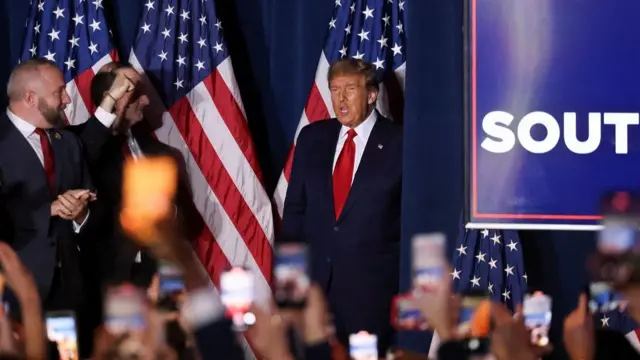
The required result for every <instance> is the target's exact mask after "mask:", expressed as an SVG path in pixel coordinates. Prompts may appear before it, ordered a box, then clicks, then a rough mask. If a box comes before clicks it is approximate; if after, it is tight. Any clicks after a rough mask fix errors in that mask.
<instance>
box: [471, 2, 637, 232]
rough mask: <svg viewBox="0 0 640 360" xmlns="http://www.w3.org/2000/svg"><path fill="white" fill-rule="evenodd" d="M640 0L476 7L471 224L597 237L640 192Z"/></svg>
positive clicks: (473, 23) (473, 19)
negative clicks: (592, 232) (613, 210)
mask: <svg viewBox="0 0 640 360" xmlns="http://www.w3.org/2000/svg"><path fill="white" fill-rule="evenodd" d="M638 14H640V1H636V0H618V1H614V2H606V3H604V2H601V1H589V0H586V1H585V0H565V1H554V0H517V1H514V0H469V3H468V15H469V16H468V18H469V23H468V49H469V50H468V51H469V53H468V55H469V56H468V70H469V71H468V88H467V89H468V92H467V94H468V96H467V98H468V103H467V104H468V114H469V116H468V121H467V124H466V125H467V128H466V130H467V134H468V143H467V144H468V145H467V146H468V151H467V162H466V163H467V164H466V166H467V174H468V175H467V178H466V184H467V185H466V187H467V199H468V201H467V208H466V212H467V226H468V227H472V228H503V229H505V228H509V229H597V228H598V224H599V221H600V219H601V217H600V211H601V209H600V203H601V202H600V199H601V197H602V196H603V195H604V194H605V193H606V192H609V191H612V190H637V189H640V113H639V112H640V26H638V25H637V21H638Z"/></svg>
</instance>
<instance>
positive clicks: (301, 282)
mask: <svg viewBox="0 0 640 360" xmlns="http://www.w3.org/2000/svg"><path fill="white" fill-rule="evenodd" d="M307 254H308V253H307V246H306V245H304V244H297V243H289V244H281V245H278V246H277V247H276V253H275V255H276V256H275V265H274V275H275V280H276V284H275V291H274V298H275V301H276V304H278V306H279V307H283V308H302V307H304V306H305V305H306V302H307V295H308V294H309V286H310V284H311V281H310V280H309V275H308V264H307V263H308V257H307V256H308V255H307Z"/></svg>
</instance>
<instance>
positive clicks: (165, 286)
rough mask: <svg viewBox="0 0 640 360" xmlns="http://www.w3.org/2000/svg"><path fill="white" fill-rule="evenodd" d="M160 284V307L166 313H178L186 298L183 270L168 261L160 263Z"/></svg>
mask: <svg viewBox="0 0 640 360" xmlns="http://www.w3.org/2000/svg"><path fill="white" fill-rule="evenodd" d="M158 282H159V284H158V307H159V308H160V309H161V310H165V311H170V312H172V311H178V309H179V307H180V304H181V303H182V297H183V296H184V279H183V277H182V270H181V269H180V268H179V267H177V266H175V265H173V264H171V263H169V262H167V261H160V262H159V263H158Z"/></svg>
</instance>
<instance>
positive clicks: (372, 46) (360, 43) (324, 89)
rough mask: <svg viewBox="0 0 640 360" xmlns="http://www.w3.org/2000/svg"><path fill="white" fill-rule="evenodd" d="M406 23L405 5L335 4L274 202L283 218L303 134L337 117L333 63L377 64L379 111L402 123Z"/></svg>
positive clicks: (375, 1)
mask: <svg viewBox="0 0 640 360" xmlns="http://www.w3.org/2000/svg"><path fill="white" fill-rule="evenodd" d="M405 23H406V5H405V1H404V0H335V9H334V12H333V16H332V18H331V20H330V21H329V24H328V29H327V37H326V41H325V45H324V48H323V49H322V52H321V54H320V60H319V62H318V67H317V69H316V76H315V81H314V83H313V86H312V87H311V92H310V94H309V98H308V100H307V104H306V106H305V109H304V111H303V113H302V117H301V118H300V122H299V123H298V127H297V129H296V134H295V138H294V145H293V146H292V148H291V151H290V152H289V155H288V157H287V161H286V164H285V167H284V170H283V171H282V174H281V175H280V179H279V181H278V184H277V186H276V190H275V194H274V201H275V203H276V206H277V209H278V213H279V214H280V216H282V209H283V207H284V200H285V196H286V194H287V187H288V185H289V176H290V175H291V166H292V165H293V152H294V150H295V141H296V139H297V137H298V134H299V133H300V130H301V129H302V128H303V127H304V126H306V125H307V124H309V123H312V122H314V121H319V120H324V119H330V118H334V117H335V114H334V112H333V108H332V106H331V94H330V92H329V84H328V82H327V71H328V70H329V66H330V65H331V64H332V63H333V62H335V61H337V60H339V59H342V58H345V57H353V58H357V59H362V60H366V61H369V62H371V63H373V64H374V65H375V67H376V69H377V71H378V76H379V80H380V82H381V83H380V94H379V95H378V103H377V108H378V111H380V113H381V114H382V115H384V116H386V117H388V118H392V119H394V120H401V118H402V109H403V103H404V96H403V93H404V79H405V69H406V56H405V52H406V30H405V25H404V24H405Z"/></svg>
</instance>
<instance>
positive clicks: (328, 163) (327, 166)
mask: <svg viewBox="0 0 640 360" xmlns="http://www.w3.org/2000/svg"><path fill="white" fill-rule="evenodd" d="M325 121H332V122H334V125H333V126H331V128H330V129H331V131H328V132H327V139H326V141H324V143H325V144H326V146H327V149H326V150H321V151H322V152H319V153H320V154H327V156H326V157H325V158H324V162H323V163H322V171H321V172H320V173H321V174H328V176H327V177H326V178H325V179H324V180H323V183H322V186H323V187H324V191H323V190H322V189H321V191H322V192H321V193H324V194H329V205H330V207H329V212H330V213H331V216H332V217H333V218H334V219H335V217H336V215H335V204H334V202H333V159H334V157H335V155H336V146H337V145H338V137H339V136H340V129H341V128H342V125H341V124H340V122H338V120H337V119H331V120H325Z"/></svg>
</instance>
